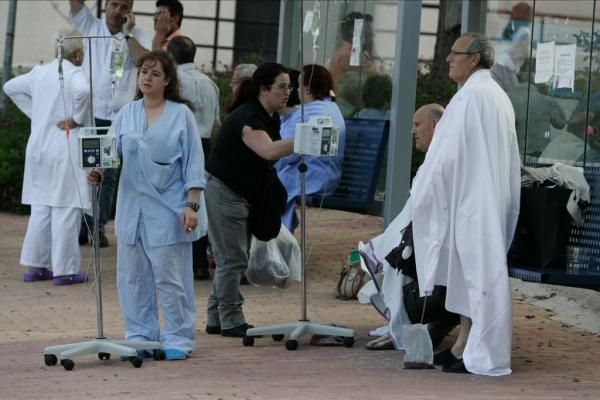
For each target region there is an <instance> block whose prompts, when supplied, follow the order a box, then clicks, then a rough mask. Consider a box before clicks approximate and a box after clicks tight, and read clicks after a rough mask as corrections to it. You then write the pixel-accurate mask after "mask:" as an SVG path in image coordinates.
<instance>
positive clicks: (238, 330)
mask: <svg viewBox="0 0 600 400" xmlns="http://www.w3.org/2000/svg"><path fill="white" fill-rule="evenodd" d="M250 328H254V325H250V324H247V323H245V322H244V323H243V324H241V325H238V326H235V327H233V328H229V329H221V336H227V337H244V336H246V331H247V330H248V329H250Z"/></svg>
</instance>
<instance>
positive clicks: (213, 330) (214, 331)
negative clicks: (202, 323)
mask: <svg viewBox="0 0 600 400" xmlns="http://www.w3.org/2000/svg"><path fill="white" fill-rule="evenodd" d="M205 331H206V333H208V334H209V335H218V334H220V333H221V327H220V326H219V325H216V326H212V325H206V329H205Z"/></svg>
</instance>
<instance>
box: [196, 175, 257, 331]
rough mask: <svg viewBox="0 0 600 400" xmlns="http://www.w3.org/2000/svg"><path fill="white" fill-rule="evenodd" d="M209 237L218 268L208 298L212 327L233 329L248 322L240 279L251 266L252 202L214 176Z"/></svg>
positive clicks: (210, 190)
mask: <svg viewBox="0 0 600 400" xmlns="http://www.w3.org/2000/svg"><path fill="white" fill-rule="evenodd" d="M205 196H206V208H207V214H208V236H210V240H211V245H212V249H213V255H214V258H215V262H216V264H217V267H216V269H215V274H214V277H213V286H212V293H211V294H210V296H209V297H208V313H207V314H208V315H207V319H206V323H207V325H209V326H220V327H221V329H230V328H234V327H236V326H238V325H242V324H243V323H245V322H246V320H245V319H244V313H243V312H242V305H243V304H244V297H243V296H242V294H241V293H240V278H241V276H242V273H244V271H245V270H246V268H247V267H248V254H249V249H250V231H249V227H248V214H249V211H250V206H249V205H248V202H247V201H246V200H245V199H244V198H243V197H241V196H240V195H238V194H237V193H235V192H234V191H233V190H231V189H229V188H228V187H227V185H225V184H224V183H223V182H221V181H220V180H218V179H217V178H215V177H213V176H210V175H209V176H208V178H207V184H206V188H205Z"/></svg>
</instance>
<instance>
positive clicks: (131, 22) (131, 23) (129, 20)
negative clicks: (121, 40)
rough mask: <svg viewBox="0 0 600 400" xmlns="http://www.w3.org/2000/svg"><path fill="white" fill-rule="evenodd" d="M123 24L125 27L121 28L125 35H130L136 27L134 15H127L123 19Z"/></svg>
mask: <svg viewBox="0 0 600 400" xmlns="http://www.w3.org/2000/svg"><path fill="white" fill-rule="evenodd" d="M121 23H122V25H123V26H122V28H121V31H122V32H123V35H129V34H130V33H131V31H132V30H133V28H134V27H135V16H134V15H133V13H129V14H126V15H125V16H124V17H123V18H122V19H121Z"/></svg>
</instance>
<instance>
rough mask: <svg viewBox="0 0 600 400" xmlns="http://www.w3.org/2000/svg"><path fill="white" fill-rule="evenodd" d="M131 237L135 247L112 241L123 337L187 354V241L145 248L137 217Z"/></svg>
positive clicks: (192, 340) (191, 328) (190, 329)
mask: <svg viewBox="0 0 600 400" xmlns="http://www.w3.org/2000/svg"><path fill="white" fill-rule="evenodd" d="M136 236H137V237H136V242H135V244H134V245H128V244H125V243H123V242H121V241H119V240H117V288H118V291H119V300H120V303H121V311H122V313H123V318H124V321H125V339H126V340H151V341H160V342H161V347H162V348H163V349H176V350H180V351H183V352H188V353H189V352H191V351H193V350H194V347H195V345H196V303H195V300H194V277H193V273H192V243H191V242H183V243H175V244H172V245H168V246H160V247H150V245H149V244H148V239H147V236H146V229H145V227H144V222H143V219H142V217H141V215H140V221H139V223H138V228H137V234H136ZM157 297H158V299H157ZM158 304H160V309H161V312H162V315H163V320H164V327H163V329H162V331H161V329H160V322H159V317H158Z"/></svg>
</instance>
